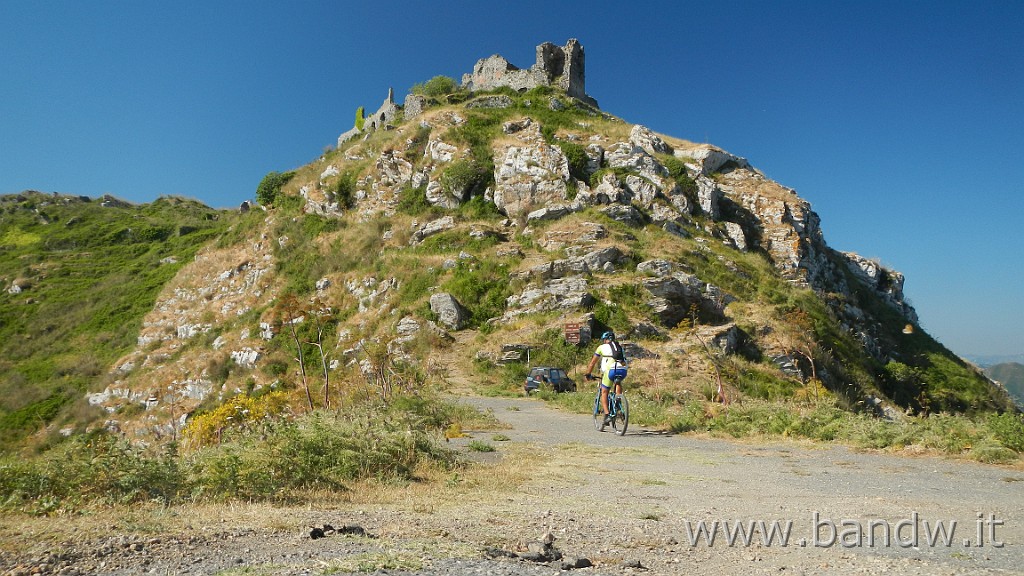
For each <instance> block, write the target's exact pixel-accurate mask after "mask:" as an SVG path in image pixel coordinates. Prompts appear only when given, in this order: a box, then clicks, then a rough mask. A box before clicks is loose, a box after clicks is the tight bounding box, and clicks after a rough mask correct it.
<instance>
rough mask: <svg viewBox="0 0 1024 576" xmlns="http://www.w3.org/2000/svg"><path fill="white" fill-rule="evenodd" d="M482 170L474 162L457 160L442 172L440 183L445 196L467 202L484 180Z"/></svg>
mask: <svg viewBox="0 0 1024 576" xmlns="http://www.w3.org/2000/svg"><path fill="white" fill-rule="evenodd" d="M483 177H484V175H483V174H482V173H481V171H480V168H479V167H478V166H477V165H476V163H474V162H473V161H472V160H464V159H462V160H455V161H453V162H452V163H450V164H448V166H446V167H445V168H444V170H442V171H441V177H440V178H438V182H439V183H440V184H441V189H442V190H444V192H445V194H447V195H449V196H452V197H454V198H456V199H458V200H459V201H460V202H462V201H463V200H465V199H466V198H467V196H468V194H469V193H470V192H471V191H472V190H473V188H474V187H475V186H476V185H477V183H478V182H480V181H481V180H482V179H483Z"/></svg>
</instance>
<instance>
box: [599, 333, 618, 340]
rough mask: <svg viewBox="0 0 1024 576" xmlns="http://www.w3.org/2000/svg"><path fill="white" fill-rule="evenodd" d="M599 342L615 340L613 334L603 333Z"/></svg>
mask: <svg viewBox="0 0 1024 576" xmlns="http://www.w3.org/2000/svg"><path fill="white" fill-rule="evenodd" d="M601 340H615V333H614V332H605V333H604V334H601Z"/></svg>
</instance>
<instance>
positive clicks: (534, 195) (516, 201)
mask: <svg viewBox="0 0 1024 576" xmlns="http://www.w3.org/2000/svg"><path fill="white" fill-rule="evenodd" d="M513 138H514V139H515V141H516V142H515V143H513V144H509V145H505V146H501V147H499V148H498V149H497V150H496V151H495V155H494V158H495V162H494V164H495V166H494V204H495V206H497V207H498V210H500V211H502V212H503V213H505V214H507V215H508V216H510V217H515V216H519V215H521V214H527V213H529V212H531V211H533V210H535V209H537V208H540V207H543V206H547V205H549V204H553V203H561V202H565V201H566V199H567V192H568V182H569V161H568V159H566V157H565V154H563V153H562V150H561V149H560V148H559V147H558V146H552V145H550V144H547V143H545V142H544V138H543V136H541V133H540V126H539V125H538V124H536V123H531V124H530V125H529V126H528V127H526V128H524V129H522V130H520V131H518V132H516V133H515V134H513Z"/></svg>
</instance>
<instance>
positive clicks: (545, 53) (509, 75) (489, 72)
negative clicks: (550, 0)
mask: <svg viewBox="0 0 1024 576" xmlns="http://www.w3.org/2000/svg"><path fill="white" fill-rule="evenodd" d="M462 86H463V87H464V88H467V89H469V90H473V91H479V90H492V89H494V88H498V87H500V86H508V87H509V88H512V89H513V90H518V91H526V90H529V89H531V88H536V87H537V86H552V87H555V88H559V89H561V90H564V91H565V93H566V94H568V95H569V96H572V97H573V98H576V99H578V100H580V101H582V102H585V103H587V104H590V105H591V106H594V107H595V108H596V107H597V100H594V99H593V98H591V97H590V96H588V95H587V91H586V78H585V65H584V52H583V45H582V44H580V43H579V41H578V40H576V39H575V38H571V39H569V41H568V42H567V43H566V44H565V46H556V45H554V44H552V43H550V42H545V43H543V44H541V45H540V46H537V61H536V62H535V63H534V65H533V66H531V67H530V68H529V69H527V70H522V69H520V68H517V67H516V66H514V65H512V64H511V63H510V62H509V61H508V60H506V59H505V58H504V57H502V56H500V55H498V54H495V55H494V56H491V57H489V58H484V59H482V60H479V61H477V63H476V66H474V67H473V72H472V73H471V74H465V75H463V77H462Z"/></svg>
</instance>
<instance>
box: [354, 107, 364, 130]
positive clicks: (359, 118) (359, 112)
mask: <svg viewBox="0 0 1024 576" xmlns="http://www.w3.org/2000/svg"><path fill="white" fill-rule="evenodd" d="M365 125H366V111H365V110H364V109H363V107H362V106H360V107H359V108H356V123H355V127H356V130H359V131H360V132H362V131H363V126H365Z"/></svg>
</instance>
